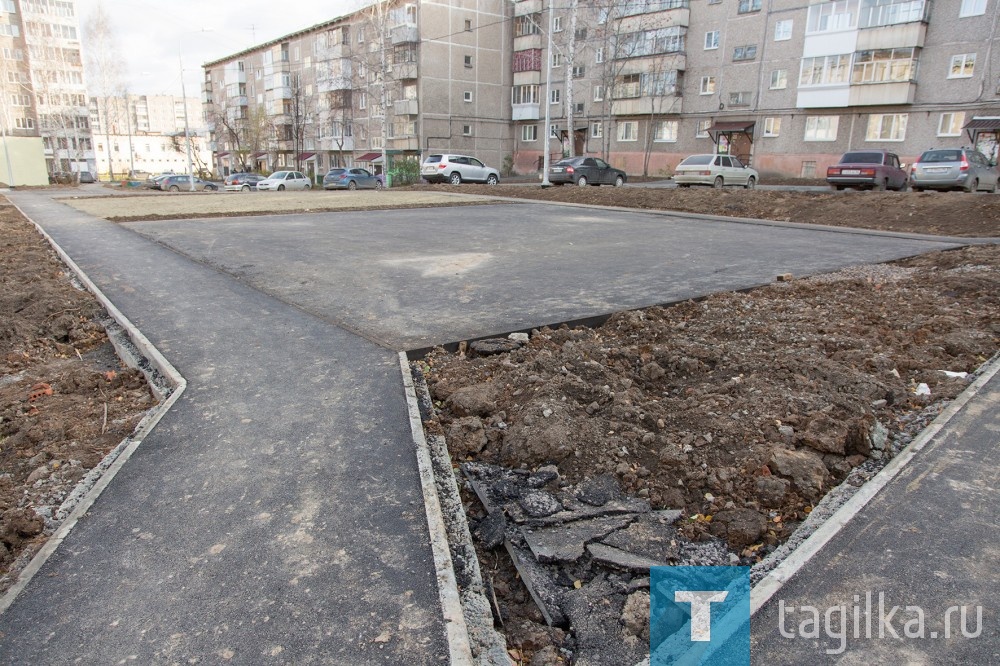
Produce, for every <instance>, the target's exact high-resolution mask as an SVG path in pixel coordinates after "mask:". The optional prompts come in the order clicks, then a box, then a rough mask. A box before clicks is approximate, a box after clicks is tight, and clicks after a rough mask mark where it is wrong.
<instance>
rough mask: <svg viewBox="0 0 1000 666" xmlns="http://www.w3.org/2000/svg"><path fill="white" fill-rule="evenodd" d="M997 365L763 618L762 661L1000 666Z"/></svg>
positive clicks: (756, 654) (756, 638) (757, 657)
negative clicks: (999, 618)
mask: <svg viewBox="0 0 1000 666" xmlns="http://www.w3.org/2000/svg"><path fill="white" fill-rule="evenodd" d="M998 366H1000V362H994V364H992V366H991V370H990V371H991V372H995V373H996V374H993V375H992V377H988V376H987V375H984V377H983V385H982V386H981V387H980V388H979V389H978V390H977V391H976V392H975V394H974V395H972V396H971V398H969V400H968V402H967V403H965V404H964V405H959V404H957V403H956V404H955V405H953V406H952V407H949V410H952V411H953V412H954V415H953V416H952V417H951V418H950V420H948V421H947V422H946V423H945V424H944V426H943V427H942V428H941V429H940V430H939V431H937V432H936V434H933V435H932V436H931V437H930V438H929V439H928V440H927V441H926V444H925V446H924V448H922V449H921V450H919V451H918V452H917V453H916V454H915V455H914V457H913V459H912V460H911V461H910V462H909V463H908V464H907V465H906V466H905V467H903V468H902V469H901V471H900V472H899V473H898V475H897V476H895V477H894V478H893V479H892V480H891V481H889V483H888V484H887V485H886V486H885V487H884V488H882V489H881V490H880V491H879V492H878V493H877V494H876V495H875V496H874V497H873V498H872V499H871V501H870V502H869V503H868V504H867V506H865V507H864V509H862V510H861V511H860V512H859V513H858V514H857V515H855V516H854V517H853V518H852V519H851V520H850V522H848V523H847V524H846V525H845V526H844V528H843V529H842V530H841V531H840V532H839V533H837V534H836V535H835V536H833V538H832V539H830V541H829V542H828V543H827V544H826V545H825V547H823V549H822V550H820V551H819V552H818V553H816V555H814V556H813V557H812V558H811V559H809V560H808V561H807V562H806V563H805V564H804V565H803V566H802V568H801V569H799V571H798V572H797V573H796V574H795V575H794V576H793V577H792V578H791V580H790V581H789V582H788V583H786V584H785V585H784V586H783V587H781V588H780V589H779V590H778V591H777V592H776V593H775V594H774V595H773V596H772V597H771V598H770V600H769V601H768V602H767V603H766V604H765V605H764V606H763V607H762V608H761V610H760V611H759V612H758V613H757V614H756V615H754V618H753V622H752V627H753V631H752V637H753V644H752V651H751V654H752V656H753V659H752V661H753V663H755V664H758V663H759V664H858V665H862V664H920V665H924V664H926V665H928V666H929V665H932V664H933V665H935V666H936V665H939V664H1000V626H998V623H997V620H998V617H1000V539H998V537H1000V517H998V515H1000V514H998V512H997V497H998V492H1000V372H996V369H997V367H998ZM960 400H961V399H960ZM932 427H933V426H932ZM918 441H919V440H918ZM834 520H836V517H834ZM838 606H843V607H844V608H843V609H838V608H837V607H838ZM894 608H895V610H893V609H894ZM813 609H815V612H816V613H818V615H814V611H813ZM830 609H832V610H830ZM949 609H951V610H949ZM980 613H981V614H980Z"/></svg>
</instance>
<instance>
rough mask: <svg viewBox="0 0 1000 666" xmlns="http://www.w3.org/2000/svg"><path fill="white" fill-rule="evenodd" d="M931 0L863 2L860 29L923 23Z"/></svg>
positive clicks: (864, 0)
mask: <svg viewBox="0 0 1000 666" xmlns="http://www.w3.org/2000/svg"><path fill="white" fill-rule="evenodd" d="M928 4H929V0H862V3H861V17H860V18H859V20H858V27H859V28H875V27H878V26H883V25H898V24H900V23H912V22H914V21H922V20H923V19H924V17H925V16H926V14H927V6H928Z"/></svg>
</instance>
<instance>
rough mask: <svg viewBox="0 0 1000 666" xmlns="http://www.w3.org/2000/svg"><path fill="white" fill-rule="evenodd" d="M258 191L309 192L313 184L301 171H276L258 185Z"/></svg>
mask: <svg viewBox="0 0 1000 666" xmlns="http://www.w3.org/2000/svg"><path fill="white" fill-rule="evenodd" d="M257 189H258V190H278V191H279V192H280V191H282V190H309V189H312V183H311V182H310V181H309V179H308V178H306V177H305V176H303V175H302V172H300V171H275V172H274V173H272V174H271V175H270V176H268V177H267V178H265V179H264V180H262V181H260V182H259V183H257Z"/></svg>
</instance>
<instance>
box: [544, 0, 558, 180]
mask: <svg viewBox="0 0 1000 666" xmlns="http://www.w3.org/2000/svg"><path fill="white" fill-rule="evenodd" d="M552 2H553V0H549V38H548V47H547V49H546V54H545V57H546V58H547V59H548V63H546V66H545V99H543V100H542V103H543V104H545V128H544V130H543V131H544V132H545V140H544V141H543V142H542V149H543V150H544V151H545V154H544V155H543V156H542V187H549V186H551V185H552V183H551V182H549V162H551V160H552V158H551V157H549V141H550V140H551V139H552V131H551V130H550V129H549V124H550V123H551V122H552V110H551V109H550V107H551V106H552V105H551V104H550V103H549V102H550V99H549V96H550V95H551V94H552V30H553V29H554V28H555V25H556V20H555V10H554V8H553V6H552Z"/></svg>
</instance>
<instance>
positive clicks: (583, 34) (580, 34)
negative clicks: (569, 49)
mask: <svg viewBox="0 0 1000 666" xmlns="http://www.w3.org/2000/svg"><path fill="white" fill-rule="evenodd" d="M573 39H575V40H576V41H578V42H582V41H586V39H587V29H586V28H577V29H576V32H575V33H573Z"/></svg>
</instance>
